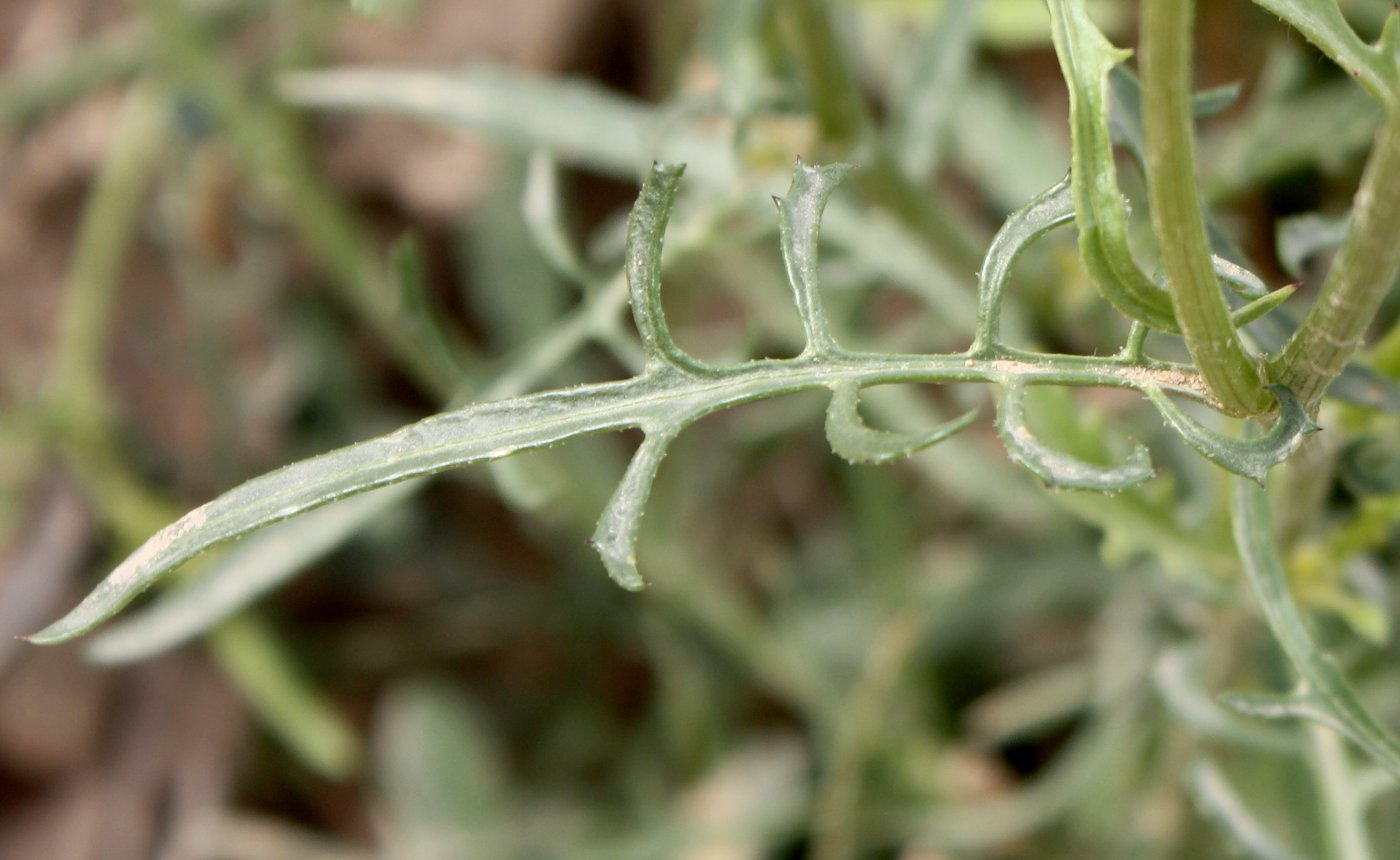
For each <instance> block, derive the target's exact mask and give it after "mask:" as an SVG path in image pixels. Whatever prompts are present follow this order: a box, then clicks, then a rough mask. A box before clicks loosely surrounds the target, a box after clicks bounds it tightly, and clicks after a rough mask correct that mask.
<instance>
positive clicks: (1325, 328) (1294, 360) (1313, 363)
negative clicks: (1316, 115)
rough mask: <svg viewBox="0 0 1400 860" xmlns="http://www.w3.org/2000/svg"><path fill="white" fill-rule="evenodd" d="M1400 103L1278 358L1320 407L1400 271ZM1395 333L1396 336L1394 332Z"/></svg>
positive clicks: (1289, 381) (1294, 385)
mask: <svg viewBox="0 0 1400 860" xmlns="http://www.w3.org/2000/svg"><path fill="white" fill-rule="evenodd" d="M1397 225H1400V104H1397V105H1395V106H1392V107H1391V108H1390V109H1389V111H1388V114H1387V116H1386V119H1385V123H1384V124H1383V125H1382V126H1381V129H1380V132H1379V133H1378V134H1377V137H1376V143H1375V147H1374V148H1373V149H1372V151H1371V158H1370V160H1369V161H1368V162H1367V164H1366V170H1365V172H1364V173H1363V174H1362V177H1361V187H1360V189H1359V190H1358V191H1357V192H1356V200H1355V205H1354V206H1353V208H1352V214H1351V229H1350V230H1349V231H1348V232H1347V238H1346V241H1345V242H1343V243H1342V247H1341V250H1340V251H1338V252H1337V258H1336V260H1335V261H1334V262H1333V263H1332V269H1331V271H1330V272H1328V273H1327V280H1326V281H1325V282H1324V283H1323V285H1322V292H1321V294H1320V295H1319V296H1318V297H1317V301H1316V302H1314V303H1313V306H1312V309H1311V310H1309V311H1308V315H1307V317H1306V318H1304V320H1303V324H1302V326H1300V327H1299V329H1298V331H1297V332H1295V333H1294V335H1293V337H1292V339H1290V340H1289V342H1288V345H1287V346H1286V347H1284V350H1283V353H1282V354H1281V355H1280V356H1279V357H1278V358H1277V359H1275V361H1274V367H1273V371H1274V376H1275V378H1277V379H1278V380H1279V381H1280V382H1282V383H1283V384H1284V385H1286V386H1288V387H1289V388H1291V389H1292V390H1293V391H1294V393H1296V394H1297V395H1298V398H1299V399H1300V400H1302V401H1303V403H1304V404H1306V405H1307V406H1308V408H1309V409H1316V407H1317V404H1318V402H1319V401H1320V400H1321V399H1322V395H1323V393H1324V392H1325V391H1326V389H1327V386H1328V384H1329V383H1331V381H1332V380H1333V379H1335V378H1336V377H1337V375H1338V374H1339V373H1341V372H1342V368H1343V367H1345V366H1346V363H1347V361H1349V360H1350V359H1351V357H1352V355H1353V354H1354V353H1355V352H1356V350H1357V348H1358V347H1359V346H1360V344H1361V338H1362V336H1363V335H1364V334H1365V333H1366V328H1367V326H1368V325H1370V323H1371V320H1372V319H1373V318H1374V317H1375V315H1376V311H1377V310H1378V309H1379V307H1380V304H1381V300H1382V299H1384V298H1385V295H1386V293H1387V292H1389V290H1390V285H1391V284H1393V283H1395V279H1396V276H1397V275H1400V235H1397V232H1396V231H1397ZM1387 339H1389V338H1387Z"/></svg>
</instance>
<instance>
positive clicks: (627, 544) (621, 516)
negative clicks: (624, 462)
mask: <svg viewBox="0 0 1400 860" xmlns="http://www.w3.org/2000/svg"><path fill="white" fill-rule="evenodd" d="M674 438H675V435H674V431H673V430H671V429H669V428H663V429H658V430H654V431H649V432H648V433H647V434H646V438H645V439H643V440H642V445H641V447H640V448H638V449H637V453H635V454H633V455H632V462H631V463H629V464H628V466H627V472H626V473H625V474H624V475H623V476H622V481H621V482H619V483H618V485H617V489H616V490H615V491H613V496H612V499H611V500H610V501H609V502H608V506H607V507H606V508H605V509H604V510H603V516H602V517H601V518H600V519H599V520H598V528H597V529H596V530H595V531H594V532H593V538H592V539H591V540H590V541H589V542H590V543H591V544H592V545H593V548H594V549H596V550H597V551H598V555H599V556H601V557H602V559H603V566H604V567H605V568H607V571H608V576H610V577H612V580H613V582H616V583H617V584H618V585H620V586H622V587H623V588H625V589H627V590H628V591H638V590H640V589H641V588H643V587H644V586H645V585H646V581H645V580H643V579H642V575H641V573H639V572H638V571H637V530H638V528H640V526H641V522H642V513H643V512H644V511H645V510H646V504H647V497H648V496H650V495H651V484H652V481H654V480H655V479H656V470H657V469H658V468H660V466H661V458H662V457H665V456H666V447H667V446H668V445H670V444H671V440H672V439H674Z"/></svg>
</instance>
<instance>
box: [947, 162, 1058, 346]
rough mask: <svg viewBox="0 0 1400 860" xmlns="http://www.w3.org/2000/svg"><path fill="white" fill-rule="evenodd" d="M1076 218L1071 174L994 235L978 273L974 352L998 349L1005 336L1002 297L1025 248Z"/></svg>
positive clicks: (1030, 203)
mask: <svg viewBox="0 0 1400 860" xmlns="http://www.w3.org/2000/svg"><path fill="white" fill-rule="evenodd" d="M1073 219H1074V196H1073V194H1072V193H1071V189H1070V178H1069V177H1068V176H1066V177H1065V178H1064V179H1061V180H1060V181H1059V182H1057V183H1055V184H1054V185H1052V186H1050V187H1049V188H1047V189H1046V190H1045V191H1043V192H1041V193H1040V194H1039V195H1038V196H1036V197H1034V198H1032V200H1031V201H1030V202H1029V203H1027V204H1026V205H1025V206H1022V207H1021V208H1020V209H1017V210H1016V211H1015V212H1013V213H1011V216H1010V217H1008V218H1007V219H1006V223H1004V224H1002V226H1001V229H1000V230H998V231H997V234H996V236H994V237H993V238H992V244H991V247H989V248H988V249H987V256H986V258H985V260H984V261H983V263H982V271H981V272H979V273H978V275H977V283H978V291H977V335H976V337H975V338H974V340H973V342H972V349H971V350H969V352H971V353H972V354H973V355H983V354H988V353H990V352H992V351H993V350H994V348H995V347H996V345H997V343H998V340H999V338H1000V336H1001V309H1002V299H1003V297H1004V296H1005V294H1006V283H1007V281H1008V280H1009V279H1010V277H1011V266H1012V265H1013V264H1014V263H1015V262H1016V258H1017V257H1018V256H1019V255H1020V253H1021V251H1022V250H1023V249H1025V248H1026V246H1028V245H1030V244H1031V243H1032V242H1034V241H1035V240H1036V239H1038V238H1040V237H1041V236H1043V235H1045V234H1046V233H1048V232H1049V231H1051V230H1053V229H1054V228H1056V227H1059V226H1060V225H1062V224H1068V223H1069V222H1070V221H1072V220H1073Z"/></svg>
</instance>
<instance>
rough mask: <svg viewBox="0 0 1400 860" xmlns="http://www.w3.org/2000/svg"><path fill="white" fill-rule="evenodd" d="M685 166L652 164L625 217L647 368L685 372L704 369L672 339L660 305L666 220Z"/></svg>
mask: <svg viewBox="0 0 1400 860" xmlns="http://www.w3.org/2000/svg"><path fill="white" fill-rule="evenodd" d="M684 172H685V166H684V165H680V164H653V165H652V166H651V172H650V173H649V174H647V178H646V181H645V182H643V183H642V191H641V194H640V195H639V196H638V197H637V203H636V205H635V206H633V207H632V214H631V216H630V217H629V218H628V219H627V249H626V272H627V289H628V291H629V294H630V296H631V300H632V318H633V319H634V320H636V323H637V333H638V334H640V335H641V337H642V346H643V347H644V348H645V349H646V354H647V366H648V367H655V366H658V365H669V366H671V367H675V368H681V369H686V370H697V371H698V370H703V368H702V366H701V365H700V363H699V362H697V361H696V360H695V359H693V358H691V357H690V356H689V355H686V354H685V353H684V352H683V351H681V348H680V347H678V346H676V342H675V341H674V340H672V339H671V331H670V329H669V328H668V327H667V326H666V315H665V312H664V311H663V310H662V306H661V248H662V245H663V243H664V242H665V238H666V224H667V223H668V222H669V221H670V220H671V210H672V209H673V208H675V205H676V191H677V189H678V188H679V187H680V181H681V174H682V173H684Z"/></svg>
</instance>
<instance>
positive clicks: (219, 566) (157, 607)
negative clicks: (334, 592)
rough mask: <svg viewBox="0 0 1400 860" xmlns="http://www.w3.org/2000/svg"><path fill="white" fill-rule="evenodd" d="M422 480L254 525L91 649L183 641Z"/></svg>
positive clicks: (136, 652) (125, 657)
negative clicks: (268, 524) (222, 552)
mask: <svg viewBox="0 0 1400 860" xmlns="http://www.w3.org/2000/svg"><path fill="white" fill-rule="evenodd" d="M424 486H425V483H424V481H422V480H418V481H404V482H403V483H401V484H395V485H393V486H390V487H384V488H383V489H380V490H376V491H374V492H372V493H366V494H364V495H362V496H356V497H353V498H349V499H345V500H343V501H340V502H338V503H336V504H333V505H328V506H326V507H325V508H321V509H320V510H316V511H312V512H311V513H309V514H306V515H305V516H302V517H297V518H296V519H293V520H288V521H286V522H283V523H278V524H277V525H275V526H271V527H269V528H266V529H263V530H262V531H259V532H258V533H257V534H256V535H252V536H250V537H249V538H247V539H246V540H245V541H243V542H242V543H240V544H239V545H238V546H236V547H235V548H233V549H232V550H230V551H229V552H228V553H227V554H226V555H224V556H221V557H220V558H219V559H218V560H217V561H216V562H215V563H214V564H213V565H212V566H211V567H209V568H208V569H206V570H203V571H202V572H201V574H200V576H199V578H198V579H196V580H194V581H193V582H191V583H189V584H188V585H185V586H182V587H181V588H179V589H178V590H174V591H172V592H169V593H166V594H164V595H162V596H161V598H160V600H159V601H157V602H156V603H154V604H153V605H152V606H150V607H149V608H146V609H143V610H141V611H140V612H137V613H136V614H134V615H132V616H131V617H130V618H127V619H124V620H123V621H121V622H120V623H118V624H115V625H113V626H112V627H111V628H110V629H108V630H105V631H103V633H102V634H101V635H99V636H98V637H97V638H96V639H94V640H93V642H92V645H91V647H90V648H89V649H88V652H87V653H88V656H89V657H91V658H92V659H94V660H97V661H98V662H101V663H133V662H136V661H138V660H144V659H146V658H148V657H153V656H155V655H156V654H160V653H163V652H165V651H168V650H170V649H172V648H176V647H179V646H180V645H183V644H184V643H186V642H188V641H190V640H191V639H193V638H195V637H196V636H199V635H201V634H203V633H205V632H207V631H208V630H209V629H210V628H212V627H214V626H216V625H217V624H219V623H220V622H222V621H224V620H225V619H227V618H228V617H230V616H231V615H233V614H235V613H237V612H239V611H240V610H242V609H244V608H246V607H248V606H249V605H251V604H252V603H253V602H254V601H256V600H257V599H258V598H260V597H262V596H263V595H265V594H267V593H268V592H270V591H272V590H274V589H276V588H278V587H280V586H282V585H283V584H285V583H286V582H287V580H289V579H290V578H292V577H293V576H296V575H297V574H298V573H301V572H302V571H303V570H305V569H306V567H307V566H308V565H310V564H312V563H314V562H315V561H316V560H317V559H319V558H321V557H323V556H324V555H326V554H327V553H329V552H331V551H333V550H335V549H336V548H337V547H339V546H341V545H342V544H344V542H345V541H346V540H347V539H348V538H349V537H350V536H351V535H353V534H355V533H356V532H359V531H361V530H363V528H364V527H365V525H366V524H367V523H369V522H371V521H372V520H374V519H377V518H379V517H381V516H383V515H384V514H385V512H386V511H388V510H389V509H390V508H393V507H394V506H396V505H399V504H402V503H403V502H404V501H405V500H406V499H407V498H409V497H410V496H412V495H413V494H414V493H416V492H417V491H418V490H419V489H421V488H422V487H424Z"/></svg>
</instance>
